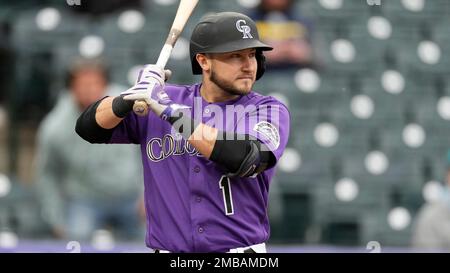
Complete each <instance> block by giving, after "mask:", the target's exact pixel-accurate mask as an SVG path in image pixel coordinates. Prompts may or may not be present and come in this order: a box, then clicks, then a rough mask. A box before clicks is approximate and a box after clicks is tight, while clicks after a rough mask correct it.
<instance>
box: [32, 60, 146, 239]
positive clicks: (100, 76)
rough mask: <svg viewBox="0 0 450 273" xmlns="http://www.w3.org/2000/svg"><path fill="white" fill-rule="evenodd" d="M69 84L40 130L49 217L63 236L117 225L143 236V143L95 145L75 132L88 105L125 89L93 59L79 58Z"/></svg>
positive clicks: (40, 175)
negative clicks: (141, 148) (134, 144)
mask: <svg viewBox="0 0 450 273" xmlns="http://www.w3.org/2000/svg"><path fill="white" fill-rule="evenodd" d="M67 83H68V88H69V89H70V93H68V92H65V93H63V94H62V95H61V97H60V98H59V99H58V102H57V104H56V106H55V107H54V108H53V110H52V111H51V112H50V113H49V114H48V115H47V116H46V117H45V119H44V121H43V122H42V124H41V125H40V128H39V131H38V154H37V158H36V164H37V166H36V167H37V181H36V191H37V193H38V197H39V200H40V203H41V205H42V213H43V218H44V221H45V222H46V223H48V224H49V226H50V228H51V230H52V232H53V235H54V236H55V237H58V238H67V239H76V240H88V239H90V237H91V236H92V233H93V231H95V230H97V229H109V230H111V228H112V230H111V231H112V232H113V235H115V236H116V237H118V238H119V239H124V240H128V239H132V240H138V239H139V240H141V239H142V238H143V237H144V235H145V234H144V231H143V230H144V226H143V224H144V221H141V219H140V214H142V212H141V211H140V210H141V205H142V204H141V202H142V198H141V196H142V195H143V190H142V189H143V182H142V181H143V178H142V170H141V168H142V164H141V163H140V158H139V148H138V147H137V146H136V147H130V146H128V145H127V146H121V145H118V146H115V147H106V146H105V145H91V144H89V143H87V142H86V141H84V140H83V139H81V138H80V137H78V135H76V134H75V131H74V128H75V123H76V119H77V117H78V116H79V115H80V114H81V112H82V111H83V110H84V109H85V108H86V107H87V106H89V105H90V104H91V103H93V102H95V101H97V100H98V99H100V98H102V97H103V96H105V95H117V94H118V93H120V91H122V90H124V88H121V87H120V86H115V85H108V79H107V72H106V70H105V68H104V66H103V65H102V63H101V62H99V61H94V60H91V61H88V60H77V61H76V62H74V65H73V67H72V68H71V69H70V73H69V76H68V79H67ZM116 231H117V233H115V232H116Z"/></svg>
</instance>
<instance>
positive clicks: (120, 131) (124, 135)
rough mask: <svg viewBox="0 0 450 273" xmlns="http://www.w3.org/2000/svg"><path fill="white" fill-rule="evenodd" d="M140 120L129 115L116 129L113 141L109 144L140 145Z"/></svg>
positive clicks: (131, 114)
mask: <svg viewBox="0 0 450 273" xmlns="http://www.w3.org/2000/svg"><path fill="white" fill-rule="evenodd" d="M139 121H140V119H139V117H138V116H137V115H136V114H134V113H130V114H128V115H127V116H126V117H125V118H124V119H123V120H122V122H120V123H119V125H117V126H116V128H114V132H113V134H112V137H111V140H110V141H109V143H117V144H128V143H133V144H139V143H140V140H139V139H140V137H139V136H140V134H139V131H140V130H139V128H140V123H139Z"/></svg>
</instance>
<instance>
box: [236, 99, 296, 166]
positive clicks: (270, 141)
mask: <svg viewBox="0 0 450 273" xmlns="http://www.w3.org/2000/svg"><path fill="white" fill-rule="evenodd" d="M289 126H290V115H289V111H288V110H287V108H286V106H284V105H283V104H281V103H280V102H278V101H276V100H269V101H266V102H265V103H262V104H259V105H256V106H255V108H254V110H253V111H250V112H248V113H247V114H246V115H245V117H244V118H243V119H241V120H240V122H239V123H238V126H237V130H236V131H237V133H239V134H249V135H251V136H253V137H256V138H257V139H258V140H259V141H261V143H264V144H266V145H267V147H268V148H269V149H270V151H272V153H273V154H274V155H275V158H276V160H277V162H278V159H279V158H280V157H281V155H282V154H283V151H284V149H285V148H286V145H287V142H288V138H289Z"/></svg>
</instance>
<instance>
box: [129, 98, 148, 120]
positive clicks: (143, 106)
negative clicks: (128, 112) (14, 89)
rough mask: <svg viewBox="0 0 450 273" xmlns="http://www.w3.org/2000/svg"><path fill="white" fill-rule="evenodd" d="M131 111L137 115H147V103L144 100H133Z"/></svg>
mask: <svg viewBox="0 0 450 273" xmlns="http://www.w3.org/2000/svg"><path fill="white" fill-rule="evenodd" d="M133 112H134V113H135V114H136V115H138V116H141V117H143V116H146V115H148V105H147V103H146V102H145V101H135V102H134V105H133Z"/></svg>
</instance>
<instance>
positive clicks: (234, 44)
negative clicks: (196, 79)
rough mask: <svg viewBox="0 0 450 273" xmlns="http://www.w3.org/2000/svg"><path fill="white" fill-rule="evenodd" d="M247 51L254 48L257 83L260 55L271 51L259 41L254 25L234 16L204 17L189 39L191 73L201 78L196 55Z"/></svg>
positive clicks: (260, 71) (261, 70)
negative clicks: (256, 64)
mask: <svg viewBox="0 0 450 273" xmlns="http://www.w3.org/2000/svg"><path fill="white" fill-rule="evenodd" d="M247 48H256V52H257V54H256V60H257V62H258V71H257V72H256V79H257V80H258V79H259V78H261V77H262V75H263V74H264V71H265V57H264V55H263V53H262V52H263V51H267V50H272V49H273V48H272V47H270V46H268V45H266V44H264V43H262V42H261V41H260V40H259V34H258V30H257V29H256V24H255V22H254V21H253V20H252V19H250V17H248V16H246V15H244V14H241V13H237V12H220V13H213V14H208V15H206V16H204V17H203V18H202V19H201V20H200V22H199V23H198V24H197V25H196V26H195V28H194V31H193V32H192V35H191V42H190V53H191V63H192V73H194V74H196V75H197V74H202V68H201V67H200V65H199V64H198V62H197V59H196V55H197V54H198V53H224V52H231V51H236V50H242V49H247Z"/></svg>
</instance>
